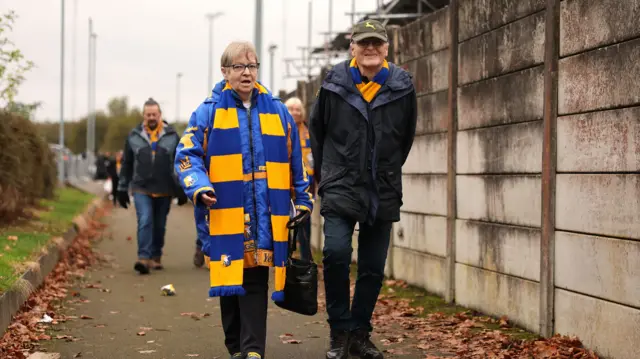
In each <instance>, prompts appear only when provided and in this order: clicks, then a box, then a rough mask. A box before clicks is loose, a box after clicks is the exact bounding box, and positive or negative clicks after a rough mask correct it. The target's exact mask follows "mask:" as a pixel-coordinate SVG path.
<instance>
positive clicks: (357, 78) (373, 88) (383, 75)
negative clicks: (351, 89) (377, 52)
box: [349, 57, 389, 102]
mask: <svg viewBox="0 0 640 359" xmlns="http://www.w3.org/2000/svg"><path fill="white" fill-rule="evenodd" d="M349 70H350V71H351V78H352V79H353V82H354V83H355V84H356V88H357V89H358V90H359V91H360V93H361V94H362V97H364V99H365V101H367V102H371V100H373V98H374V97H375V96H376V94H377V93H378V91H380V88H382V85H384V82H385V81H387V77H389V63H388V62H387V60H384V63H383V64H382V70H380V72H378V74H377V75H375V76H374V77H373V79H369V82H367V83H366V84H365V83H364V82H363V81H362V76H361V75H360V70H358V64H357V63H356V58H355V57H354V58H353V59H352V60H351V63H350V64H349Z"/></svg>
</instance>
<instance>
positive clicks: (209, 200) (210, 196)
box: [200, 191, 218, 207]
mask: <svg viewBox="0 0 640 359" xmlns="http://www.w3.org/2000/svg"><path fill="white" fill-rule="evenodd" d="M200 200H201V201H202V203H204V204H205V206H207V207H211V206H213V205H214V204H216V203H217V202H218V200H217V199H216V195H215V194H214V193H213V192H211V191H209V192H205V193H202V194H201V195H200Z"/></svg>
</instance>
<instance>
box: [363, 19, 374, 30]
mask: <svg viewBox="0 0 640 359" xmlns="http://www.w3.org/2000/svg"><path fill="white" fill-rule="evenodd" d="M364 27H370V28H372V29H374V30H375V29H376V27H375V26H373V25H371V23H370V22H369V21H367V22H366V23H365V24H364Z"/></svg>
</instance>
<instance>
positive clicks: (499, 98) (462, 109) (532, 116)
mask: <svg viewBox="0 0 640 359" xmlns="http://www.w3.org/2000/svg"><path fill="white" fill-rule="evenodd" d="M543 94H544V77H543V67H542V66H538V67H535V68H532V69H528V70H524V71H521V72H516V73H513V74H509V75H505V76H501V77H497V78H492V79H490V80H486V81H482V82H477V83H474V84H471V85H467V86H462V87H460V88H458V128H459V129H460V130H465V129H470V128H477V127H484V126H491V125H500V124H507V123H518V122H526V121H533V120H541V119H542V115H543Z"/></svg>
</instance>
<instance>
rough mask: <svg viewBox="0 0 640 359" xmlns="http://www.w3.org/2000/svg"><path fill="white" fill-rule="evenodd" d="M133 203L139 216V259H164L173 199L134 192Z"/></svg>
mask: <svg viewBox="0 0 640 359" xmlns="http://www.w3.org/2000/svg"><path fill="white" fill-rule="evenodd" d="M133 202H134V204H135V206H136V215H137V216H138V258H140V259H151V258H159V257H162V247H164V234H165V231H166V226H167V215H168V214H169V210H170V209H171V197H156V198H154V197H151V196H149V195H146V194H143V193H135V192H134V193H133Z"/></svg>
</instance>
